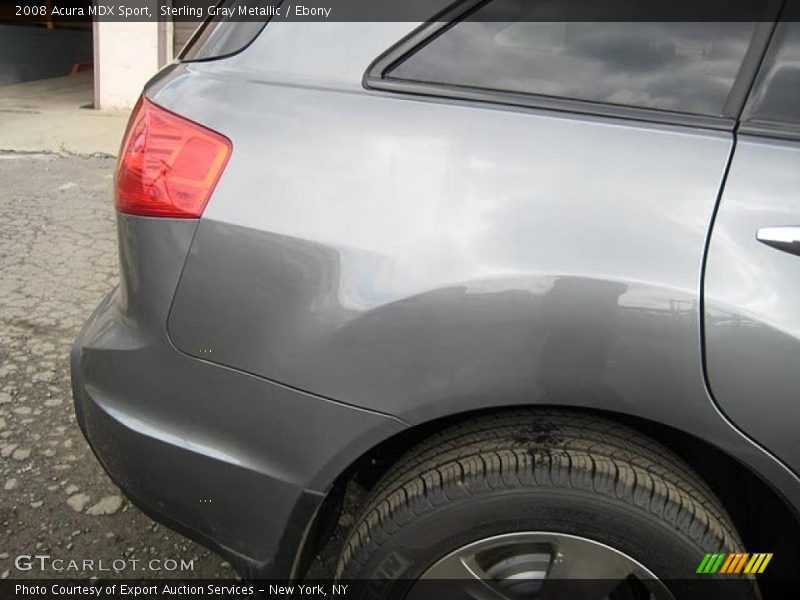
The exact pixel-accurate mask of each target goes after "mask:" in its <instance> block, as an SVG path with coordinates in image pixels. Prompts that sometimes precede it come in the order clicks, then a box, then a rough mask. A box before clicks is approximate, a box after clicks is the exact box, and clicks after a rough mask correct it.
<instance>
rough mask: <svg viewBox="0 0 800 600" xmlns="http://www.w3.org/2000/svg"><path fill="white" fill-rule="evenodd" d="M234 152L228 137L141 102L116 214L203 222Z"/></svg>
mask: <svg viewBox="0 0 800 600" xmlns="http://www.w3.org/2000/svg"><path fill="white" fill-rule="evenodd" d="M232 150H233V146H232V145H231V141H230V140H229V139H228V138H226V137H225V136H224V135H221V134H219V133H217V132H216V131H211V130H210V129H207V128H205V127H203V126H201V125H198V124H197V123H193V122H192V121H189V120H188V119H185V118H183V117H181V116H178V115H176V114H174V113H171V112H169V111H168V110H165V109H163V108H161V107H160V106H157V105H155V104H153V103H152V102H150V101H149V100H148V99H147V98H144V97H142V98H141V99H140V100H139V103H138V104H137V105H136V108H135V109H134V112H133V115H131V120H130V122H129V124H128V129H127V131H126V132H125V138H124V139H123V141H122V149H121V150H120V155H119V162H118V163H117V173H116V177H115V187H116V199H117V210H119V211H120V212H123V213H128V214H132V215H145V216H150V217H183V218H197V217H199V216H200V215H202V214H203V210H204V209H205V207H206V203H207V202H208V199H209V197H210V196H211V193H212V192H213V191H214V186H216V185H217V181H218V180H219V178H220V176H221V175H222V171H223V169H225V165H226V164H227V162H228V159H229V158H230V155H231V152H232Z"/></svg>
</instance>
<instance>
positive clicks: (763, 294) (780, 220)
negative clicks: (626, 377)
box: [705, 136, 800, 472]
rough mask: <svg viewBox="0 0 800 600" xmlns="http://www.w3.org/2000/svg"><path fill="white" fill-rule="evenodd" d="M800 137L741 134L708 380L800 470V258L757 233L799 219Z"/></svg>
mask: <svg viewBox="0 0 800 600" xmlns="http://www.w3.org/2000/svg"><path fill="white" fill-rule="evenodd" d="M799 165H800V144H798V143H797V142H790V141H778V140H769V139H766V138H757V137H749V136H747V137H744V136H743V137H742V138H740V140H739V142H738V143H737V146H736V153H735V155H734V157H733V162H732V164H731V168H730V175H729V177H728V182H727V184H726V186H725V192H724V194H723V196H722V200H721V202H720V208H719V213H718V215H717V218H716V220H715V223H714V230H713V233H712V236H711V244H710V247H709V253H708V265H707V268H706V282H705V300H706V347H707V364H708V378H709V383H710V385H711V390H712V392H713V393H714V396H715V398H716V399H717V401H718V402H719V404H720V406H721V408H722V409H723V410H724V411H725V413H726V414H727V415H729V416H730V418H731V419H733V420H734V421H735V422H736V423H737V424H738V425H739V426H740V427H742V428H743V429H744V430H745V431H746V432H747V433H748V434H750V435H751V436H752V437H753V438H754V439H757V440H759V441H760V442H761V443H762V444H763V445H764V446H766V447H767V448H769V449H770V450H771V451H773V452H774V453H775V454H776V455H778V456H779V457H781V458H782V459H783V460H784V461H786V462H787V463H788V464H789V466H790V467H792V468H793V469H794V470H795V471H796V472H797V471H800V435H798V425H800V403H798V401H797V397H798V390H800V369H798V365H800V303H799V302H798V298H800V257H798V256H795V255H793V254H789V253H786V252H782V251H780V250H777V249H775V248H771V247H769V246H767V245H764V244H762V243H760V242H759V241H758V240H757V239H756V232H757V231H758V230H759V229H763V228H767V227H782V226H786V225H797V224H798V222H800V171H798V166H799Z"/></svg>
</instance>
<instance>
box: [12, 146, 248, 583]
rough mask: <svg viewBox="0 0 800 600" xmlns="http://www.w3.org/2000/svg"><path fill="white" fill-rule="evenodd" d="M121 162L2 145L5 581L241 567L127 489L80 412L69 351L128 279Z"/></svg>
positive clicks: (217, 573)
mask: <svg viewBox="0 0 800 600" xmlns="http://www.w3.org/2000/svg"><path fill="white" fill-rule="evenodd" d="M113 169H114V160H113V159H109V158H97V157H95V158H82V157H78V156H66V157H62V156H58V155H54V154H14V153H0V578H9V577H11V578H22V577H24V578H39V577H70V578H71V577H92V576H97V577H109V576H118V577H125V578H133V577H193V578H221V577H227V578H229V577H233V576H235V574H234V572H233V570H232V569H231V568H230V566H229V565H228V564H227V563H225V562H223V560H222V559H221V558H220V557H219V556H217V555H215V554H214V553H212V552H210V551H208V550H206V549H204V548H203V547H201V546H199V545H197V544H195V543H193V542H191V541H189V540H187V539H185V538H183V537H181V536H180V535H178V534H176V533H173V532H172V531H170V530H168V529H166V528H164V527H162V526H160V525H157V524H156V523H154V522H153V521H152V520H150V519H149V518H148V517H147V516H145V515H144V514H142V513H141V512H140V511H139V510H138V509H136V508H135V507H134V506H132V505H131V504H130V503H129V502H128V501H127V500H126V499H124V498H123V497H122V495H121V494H120V492H119V490H118V489H117V488H116V487H115V486H114V484H113V483H111V481H110V480H109V479H108V477H107V476H106V474H105V473H104V471H103V470H102V468H101V467H100V465H99V463H98V462H97V460H96V459H95V457H94V455H93V454H92V452H91V450H90V449H89V447H88V446H87V444H86V442H85V440H84V439H83V436H82V434H81V432H80V430H79V428H78V425H77V424H76V422H75V417H74V414H73V408H72V397H71V391H70V382H69V349H70V346H71V344H72V341H73V339H74V338H75V336H76V335H77V334H78V331H79V330H80V327H81V325H82V324H83V322H84V321H85V320H86V319H87V318H88V317H89V315H90V314H91V312H92V310H93V309H94V307H95V306H96V305H97V304H98V303H99V302H100V300H101V299H102V297H103V296H104V295H105V294H106V293H108V292H109V291H110V290H111V289H112V288H113V286H115V285H116V284H117V281H118V270H117V246H116V233H115V221H114V208H113V202H112V200H111V185H112V178H113ZM34 555H40V556H49V557H50V558H49V559H30V560H28V559H27V558H25V557H27V556H34ZM20 556H22V557H23V558H22V559H18V558H17V557H20ZM59 560H60V561H62V562H58V561H59ZM71 561H72V562H71ZM85 561H90V562H88V563H87V562H85ZM173 561H174V563H173ZM182 563H183V566H182ZM19 567H21V568H19ZM28 567H30V568H28ZM41 567H44V570H41ZM114 567H118V569H115V568H114ZM103 569H108V570H103Z"/></svg>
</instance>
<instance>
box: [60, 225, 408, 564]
mask: <svg viewBox="0 0 800 600" xmlns="http://www.w3.org/2000/svg"><path fill="white" fill-rule="evenodd" d="M135 219H136V218H134V217H123V218H122V220H127V221H128V222H127V223H126V222H122V221H121V223H120V237H121V242H122V244H121V245H122V246H123V247H122V250H121V254H122V257H123V263H126V261H127V263H128V264H127V265H126V266H127V271H126V276H127V277H126V280H125V281H124V282H123V285H122V286H121V287H120V288H118V289H117V290H115V291H114V292H112V293H111V294H110V295H109V296H108V297H107V298H106V299H105V300H104V301H103V302H102V303H101V304H100V306H99V307H98V308H97V309H96V310H95V312H94V314H93V315H92V317H91V318H90V319H89V321H88V322H87V323H86V325H85V326H84V329H83V330H82V332H81V333H80V335H79V337H78V338H77V340H76V341H75V344H74V346H73V349H72V353H71V370H72V385H73V395H74V401H75V411H76V415H77V419H78V423H79V424H80V427H81V429H82V431H83V433H84V435H85V437H86V439H87V441H88V442H89V444H90V446H91V447H92V449H93V451H94V452H95V454H96V455H97V457H98V459H99V461H100V462H101V463H102V465H103V467H104V468H105V470H106V471H107V472H108V474H109V476H110V477H111V478H112V479H113V480H114V482H115V483H116V484H117V485H118V486H119V487H120V488H121V489H122V490H123V492H124V493H125V494H126V495H128V496H129V497H130V498H131V499H132V501H133V502H134V503H135V504H137V505H138V506H140V507H141V508H142V509H143V510H144V511H145V512H146V513H148V514H149V515H150V516H152V517H153V518H155V519H156V520H158V521H160V522H163V523H164V524H165V525H167V526H169V527H172V528H173V529H176V530H178V531H179V532H181V533H183V534H185V535H187V536H189V537H191V538H193V539H196V540H197V541H199V542H201V543H203V544H204V545H206V546H208V547H210V548H211V549H213V550H215V551H217V552H219V553H220V554H222V555H223V556H224V557H225V558H226V559H227V560H229V561H230V562H231V564H233V565H234V566H236V567H237V569H238V570H239V571H240V572H241V573H242V575H243V576H246V577H253V578H285V577H288V576H289V575H290V572H291V568H292V564H293V561H294V558H295V555H296V552H297V550H298V547H299V545H300V541H301V539H302V536H303V533H304V532H305V530H306V529H307V527H308V525H309V524H310V521H311V519H312V517H313V514H314V512H315V510H316V508H317V507H318V505H319V503H320V502H321V500H322V499H323V498H324V497H325V494H326V492H327V490H328V489H329V487H330V485H331V484H332V483H333V481H334V480H335V478H336V477H337V476H338V475H339V474H340V473H341V472H342V471H344V470H345V469H346V468H347V466H348V465H349V464H350V463H351V462H352V461H353V460H355V459H356V458H358V457H359V456H360V455H361V454H362V453H363V452H365V451H367V450H368V449H369V448H371V447H372V446H373V445H375V444H377V443H379V442H380V441H382V440H383V439H386V438H387V437H389V436H391V435H392V434H394V433H395V432H398V431H400V430H401V429H403V427H404V424H403V423H402V422H400V421H398V420H396V419H393V418H391V417H386V416H383V415H379V414H376V413H372V412H369V411H364V410H360V409H356V408H351V407H348V406H345V405H343V404H340V403H336V402H331V401H328V400H325V399H323V398H319V397H317V396H313V395H310V394H306V393H303V392H300V391H298V390H294V389H291V388H287V387H284V386H281V385H279V384H276V383H273V382H270V381H267V380H264V379H262V378H259V377H255V376H252V375H249V374H246V373H243V372H240V371H236V370H233V369H229V368H227V367H223V366H219V365H215V364H212V363H208V362H206V361H204V360H201V359H198V358H192V357H189V356H187V355H185V354H183V353H182V352H180V351H179V350H176V349H175V348H174V346H173V345H172V344H171V343H170V341H169V339H168V338H167V334H166V330H165V323H166V316H167V312H168V310H169V299H171V294H167V293H158V290H155V289H148V288H152V287H153V286H156V287H163V286H167V287H170V288H171V290H174V284H175V283H177V277H178V276H179V267H180V265H178V268H177V272H176V273H174V274H173V275H174V277H172V276H170V277H167V276H166V273H164V272H162V275H163V277H161V280H162V281H158V282H157V281H155V280H154V279H156V278H155V276H154V273H153V271H157V270H158V269H157V268H155V269H153V268H151V269H148V270H146V271H145V270H142V272H140V273H137V272H136V269H137V267H138V266H139V265H141V264H142V261H143V260H145V259H147V258H148V257H147V256H144V255H145V254H146V253H147V252H148V251H149V250H148V249H147V248H148V247H151V245H148V244H142V245H141V246H139V247H137V248H136V252H135V256H136V260H134V261H131V260H129V259H130V258H131V256H132V255H133V254H134V253H133V252H132V249H130V248H127V249H126V248H125V237H126V236H128V235H130V234H131V233H132V230H133V229H139V228H141V227H145V228H147V229H148V230H152V228H154V227H155V228H158V227H163V226H162V225H158V224H156V223H155V221H154V220H152V219H150V220H145V221H146V222H139V223H137V222H134V221H133V220H135ZM142 233H143V232H142V231H138V232H137V235H136V236H135V237H136V238H137V239H139V240H140V241H141V238H142V237H146V236H143V235H142ZM145 241H146V240H145ZM184 256H185V255H184ZM163 257H164V255H163V254H162V256H161V257H160V258H159V257H149V258H152V259H153V260H161V263H160V264H161V265H163V263H164V261H163ZM181 258H182V257H181ZM156 264H159V263H156ZM134 279H135V285H136V287H135V288H134V287H133V285H132V283H131V282H132V281H133V280H134ZM162 292H163V290H162ZM144 298H147V299H148V300H147V301H146V302H145V300H144ZM159 298H160V300H159ZM154 303H155V304H154ZM157 304H158V305H160V304H163V305H164V306H161V307H158V306H156V305H157Z"/></svg>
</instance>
